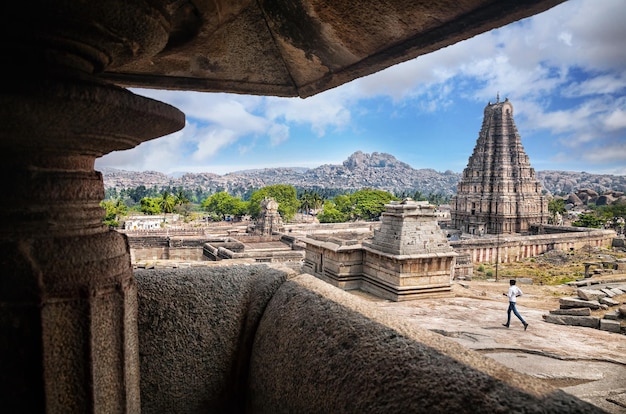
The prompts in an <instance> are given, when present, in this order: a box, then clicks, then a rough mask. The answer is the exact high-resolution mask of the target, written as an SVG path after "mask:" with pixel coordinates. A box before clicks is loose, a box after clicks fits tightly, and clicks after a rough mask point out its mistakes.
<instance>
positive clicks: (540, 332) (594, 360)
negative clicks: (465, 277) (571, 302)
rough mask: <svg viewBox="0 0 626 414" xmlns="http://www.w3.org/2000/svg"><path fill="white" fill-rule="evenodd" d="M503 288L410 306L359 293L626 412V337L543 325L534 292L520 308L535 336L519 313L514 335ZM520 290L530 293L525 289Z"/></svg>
mask: <svg viewBox="0 0 626 414" xmlns="http://www.w3.org/2000/svg"><path fill="white" fill-rule="evenodd" d="M504 282H506V281H503V282H501V283H499V284H498V282H495V283H496V286H495V289H488V290H481V289H482V288H483V287H484V281H483V282H482V283H483V284H482V285H480V286H479V287H478V288H476V289H474V291H477V290H478V291H480V293H479V294H478V295H475V296H474V297H467V296H472V295H471V294H468V292H471V291H472V289H473V284H474V282H471V281H470V282H463V283H464V284H465V285H466V286H467V288H463V287H461V286H460V285H459V284H456V283H455V284H454V287H453V292H454V293H455V294H456V295H457V297H450V298H443V299H441V298H440V299H418V300H413V301H406V302H391V301H386V300H381V299H378V298H375V297H373V296H370V295H368V294H365V293H363V292H356V291H352V292H353V293H354V294H357V295H359V296H361V297H363V298H365V299H368V300H371V301H372V303H374V304H376V306H378V307H380V308H388V309H390V310H392V311H393V312H394V313H395V314H402V315H405V316H406V318H407V320H408V321H411V322H413V323H415V324H416V325H418V326H420V327H422V328H426V329H429V330H432V331H435V332H438V333H440V334H442V335H445V336H447V337H449V338H451V339H452V340H454V341H456V342H458V343H460V344H462V345H463V346H466V347H467V348H470V349H473V350H476V351H477V352H480V353H481V354H484V355H486V356H488V357H490V358H493V359H495V360H497V361H499V362H500V363H502V364H503V365H505V366H508V367H509V368H511V369H513V370H516V371H519V372H523V373H526V374H529V375H531V376H534V377H537V378H541V379H543V380H545V381H546V382H548V383H550V384H551V385H553V386H556V387H558V388H561V389H562V390H563V391H565V392H568V393H570V394H572V395H575V396H577V397H578V398H581V399H583V400H585V401H588V402H590V403H592V404H595V405H597V406H599V407H601V408H603V409H604V410H606V411H607V412H609V413H626V335H622V334H617V333H611V332H606V331H600V330H598V329H591V328H585V327H577V326H565V325H556V324H552V323H547V322H544V321H543V318H542V315H544V314H547V313H548V310H546V309H538V308H536V307H532V308H531V307H528V306H525V300H526V299H528V302H529V303H534V304H535V305H536V304H537V303H540V302H541V300H542V298H541V297H532V296H533V295H532V294H528V295H527V294H525V295H524V296H523V297H522V298H519V300H518V306H517V308H518V310H519V312H520V313H521V315H522V316H523V317H524V319H526V321H527V322H528V323H529V327H528V330H527V331H524V327H523V326H522V324H521V322H520V321H519V320H518V319H517V318H515V316H514V315H511V316H512V320H511V326H510V328H508V329H507V328H506V327H504V326H502V324H503V323H505V322H506V310H507V307H508V303H507V301H506V298H505V297H504V296H502V293H500V291H503V292H504V291H506V289H507V288H508V283H504ZM477 283H478V282H477ZM521 288H522V290H524V286H523V285H522V286H521ZM528 290H529V291H530V290H531V289H530V288H529V289H528ZM555 300H557V301H558V299H556V298H555V297H552V298H550V297H547V298H546V301H552V302H554V301H555ZM549 306H550V305H549V304H548V305H547V306H545V305H544V306H543V307H544V308H549ZM552 309H554V308H552Z"/></svg>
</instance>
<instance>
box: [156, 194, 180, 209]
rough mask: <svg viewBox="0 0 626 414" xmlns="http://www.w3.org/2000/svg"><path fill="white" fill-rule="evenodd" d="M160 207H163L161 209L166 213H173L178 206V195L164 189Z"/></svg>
mask: <svg viewBox="0 0 626 414" xmlns="http://www.w3.org/2000/svg"><path fill="white" fill-rule="evenodd" d="M158 203H159V207H161V211H162V212H164V213H165V214H167V213H173V212H174V207H176V196H174V195H173V194H171V193H170V192H169V191H167V190H163V192H162V193H161V197H160V198H158Z"/></svg>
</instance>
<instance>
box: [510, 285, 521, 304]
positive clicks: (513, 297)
mask: <svg viewBox="0 0 626 414" xmlns="http://www.w3.org/2000/svg"><path fill="white" fill-rule="evenodd" d="M522 295H523V293H522V290H521V289H520V288H518V287H517V286H515V285H512V286H511V287H509V293H508V294H507V296H508V297H509V302H513V303H515V302H517V299H516V297H517V296H522Z"/></svg>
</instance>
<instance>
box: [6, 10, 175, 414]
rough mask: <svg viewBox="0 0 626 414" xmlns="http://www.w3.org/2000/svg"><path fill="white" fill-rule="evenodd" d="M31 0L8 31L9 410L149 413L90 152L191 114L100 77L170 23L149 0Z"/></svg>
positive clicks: (123, 276)
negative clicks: (143, 400) (144, 409)
mask: <svg viewBox="0 0 626 414" xmlns="http://www.w3.org/2000/svg"><path fill="white" fill-rule="evenodd" d="M35 3H36V4H35V5H33V6H32V7H33V10H32V11H30V13H27V16H26V18H25V17H23V16H22V15H20V14H19V13H15V15H11V17H14V18H15V19H16V23H14V24H12V23H11V22H9V25H10V27H9V29H7V28H6V25H5V28H4V29H3V31H4V32H5V33H3V34H4V36H3V37H2V39H0V54H1V55H2V56H3V59H4V63H6V64H7V65H10V66H9V67H7V69H8V71H9V73H8V74H6V75H5V76H4V77H3V78H2V79H1V80H0V173H1V174H2V177H3V182H4V185H3V186H2V195H3V207H1V208H0V269H1V276H0V383H1V384H2V387H1V391H0V406H2V407H3V409H5V408H10V409H9V412H50V413H55V412H62V413H72V412H76V413H85V412H93V413H96V412H107V413H114V412H129V413H130V412H139V411H140V397H139V362H138V357H139V355H138V346H137V321H136V318H137V295H136V287H135V282H134V280H133V275H132V269H131V265H130V253H129V247H128V242H127V240H126V237H125V236H124V235H121V234H119V233H117V232H114V231H110V230H109V229H108V228H106V227H105V226H104V225H103V224H102V218H103V215H104V212H103V210H102V209H101V208H100V206H99V203H100V201H101V200H102V198H103V197H104V187H103V183H102V176H101V174H100V173H99V172H96V171H94V161H95V159H96V158H97V157H99V156H101V155H103V154H106V153H108V152H111V151H113V150H120V149H127V148H132V147H134V146H136V145H138V144H139V143H141V142H143V141H146V140H149V139H152V138H156V137H159V136H162V135H166V134H168V133H171V132H174V131H176V130H178V129H180V128H182V126H183V125H184V115H183V114H182V113H181V112H180V111H178V110H176V109H175V108H172V107H170V106H169V105H165V104H162V103H160V102H156V101H153V100H151V99H147V98H143V97H140V96H137V95H135V94H132V93H131V92H129V91H126V90H124V89H121V88H118V87H116V86H113V85H107V84H105V83H103V82H101V81H99V80H98V79H97V77H96V76H95V74H96V73H97V72H98V71H100V70H102V69H103V68H105V67H107V66H109V65H116V64H121V63H124V62H128V61H132V60H133V59H140V58H143V57H145V56H149V55H150V54H153V53H156V52H157V51H159V50H160V49H161V48H162V47H163V46H164V45H165V43H166V42H167V39H168V23H167V19H166V18H165V17H164V16H162V15H161V13H160V12H157V11H155V10H152V9H151V8H149V7H147V6H146V5H145V4H144V3H143V2H142V1H139V0H137V1H127V0H120V1H99V2H89V3H88V4H89V6H87V5H86V3H81V2H71V1H69V2H65V1H61V0H60V1H57V2H54V1H53V2H42V4H37V2H35ZM25 4H26V6H28V5H29V3H28V2H25ZM26 6H24V7H26ZM87 9H88V10H87ZM22 11H23V12H24V13H26V12H27V11H28V10H22ZM110 11H114V13H111V12H110ZM48 13H49V15H48V16H47V14H48ZM3 20H4V19H3ZM5 23H6V22H5ZM12 410H14V411H12Z"/></svg>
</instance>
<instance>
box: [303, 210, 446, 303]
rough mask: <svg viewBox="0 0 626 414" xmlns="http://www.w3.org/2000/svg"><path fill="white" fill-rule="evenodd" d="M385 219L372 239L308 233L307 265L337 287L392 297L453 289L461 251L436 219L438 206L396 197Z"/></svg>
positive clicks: (436, 294) (429, 294)
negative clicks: (346, 238)
mask: <svg viewBox="0 0 626 414" xmlns="http://www.w3.org/2000/svg"><path fill="white" fill-rule="evenodd" d="M381 219H382V223H381V225H380V228H379V229H378V230H374V236H373V238H372V239H371V240H363V241H360V242H358V241H355V240H345V239H344V240H342V239H341V238H340V237H328V236H326V237H319V236H310V237H308V238H305V239H304V240H303V242H304V243H305V244H306V254H305V259H304V266H303V270H304V271H305V272H309V273H311V274H312V275H314V276H316V277H318V278H320V279H322V280H325V281H326V282H328V283H330V284H332V285H334V286H337V287H339V288H342V289H345V290H350V289H361V290H364V291H366V292H369V293H372V294H374V295H376V296H380V297H383V298H385V299H390V300H394V301H401V300H409V299H415V298H418V297H439V296H447V295H449V292H450V286H451V285H450V281H451V280H452V273H453V268H454V264H455V258H456V256H457V255H458V253H456V252H454V251H453V250H452V247H450V245H449V244H448V241H447V239H446V235H445V233H444V232H443V231H442V230H441V229H440V228H439V225H438V224H437V213H436V211H435V206H433V205H430V204H428V202H426V201H424V202H418V201H413V200H411V199H406V200H404V201H402V202H392V203H390V204H386V205H385V212H384V213H383V214H382V218H381Z"/></svg>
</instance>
